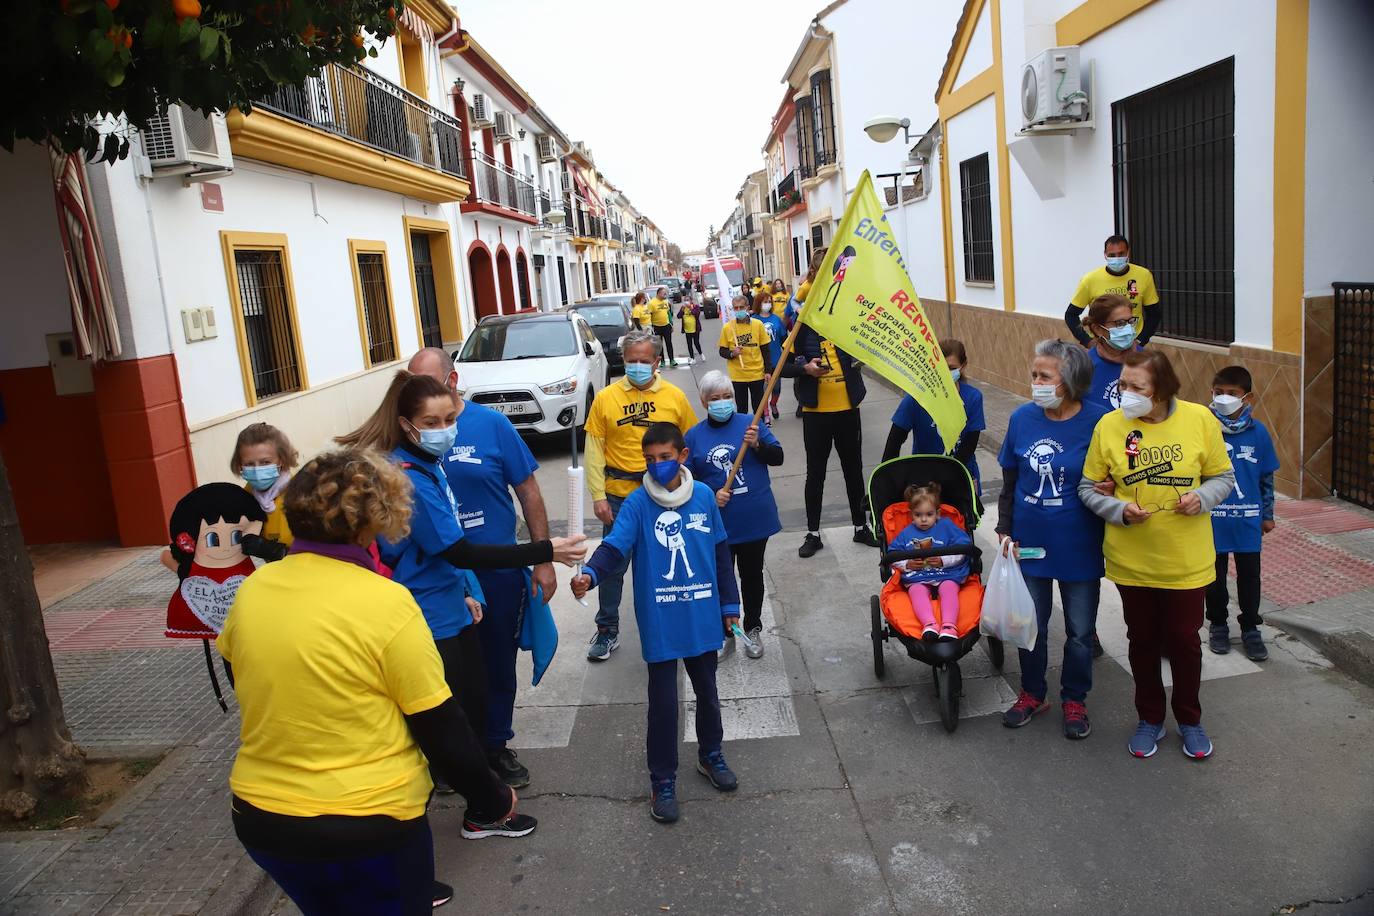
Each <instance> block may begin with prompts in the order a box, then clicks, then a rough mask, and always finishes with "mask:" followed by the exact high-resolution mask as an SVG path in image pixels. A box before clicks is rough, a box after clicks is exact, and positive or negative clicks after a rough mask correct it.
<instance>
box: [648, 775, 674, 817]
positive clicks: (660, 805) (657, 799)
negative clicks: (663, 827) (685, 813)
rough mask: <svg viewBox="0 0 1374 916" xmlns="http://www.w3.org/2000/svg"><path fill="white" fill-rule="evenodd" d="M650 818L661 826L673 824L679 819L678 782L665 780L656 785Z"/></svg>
mask: <svg viewBox="0 0 1374 916" xmlns="http://www.w3.org/2000/svg"><path fill="white" fill-rule="evenodd" d="M649 816H650V817H652V818H653V819H654V820H656V821H658V822H659V823H660V824H671V823H673V822H674V821H676V820H677V819H678V809H677V782H676V780H672V779H665V780H664V781H663V782H656V783H654V800H653V804H652V805H651V806H650V808H649Z"/></svg>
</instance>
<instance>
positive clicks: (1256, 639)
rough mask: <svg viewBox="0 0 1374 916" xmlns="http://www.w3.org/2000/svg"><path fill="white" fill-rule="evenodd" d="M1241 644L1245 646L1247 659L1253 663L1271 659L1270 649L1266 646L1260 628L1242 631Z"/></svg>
mask: <svg viewBox="0 0 1374 916" xmlns="http://www.w3.org/2000/svg"><path fill="white" fill-rule="evenodd" d="M1240 641H1241V644H1242V645H1244V646H1245V657H1246V658H1248V659H1250V661H1252V662H1262V661H1264V660H1265V659H1267V658H1268V657H1269V649H1268V648H1267V647H1266V646H1265V645H1264V637H1263V636H1261V635H1260V631H1259V628H1258V627H1256V628H1255V629H1253V630H1241V631H1240Z"/></svg>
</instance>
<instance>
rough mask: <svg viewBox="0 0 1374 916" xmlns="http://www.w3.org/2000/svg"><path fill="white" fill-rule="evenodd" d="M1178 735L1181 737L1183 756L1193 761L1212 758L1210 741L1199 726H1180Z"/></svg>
mask: <svg viewBox="0 0 1374 916" xmlns="http://www.w3.org/2000/svg"><path fill="white" fill-rule="evenodd" d="M1178 733H1179V734H1180V735H1181V736H1183V756H1185V757H1191V758H1193V759H1194V760H1206V759H1207V758H1208V757H1210V756H1212V739H1211V738H1208V737H1207V733H1206V732H1205V731H1203V730H1202V726H1201V725H1180V726H1179V727H1178Z"/></svg>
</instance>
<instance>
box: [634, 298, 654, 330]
mask: <svg viewBox="0 0 1374 916" xmlns="http://www.w3.org/2000/svg"><path fill="white" fill-rule="evenodd" d="M630 317H631V318H632V319H633V320H635V321H638V322H639V326H640V327H647V326H648V324H649V306H648V304H647V303H644V302H639V303H636V304H635V305H633V306H631V307H630Z"/></svg>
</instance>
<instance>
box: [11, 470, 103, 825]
mask: <svg viewBox="0 0 1374 916" xmlns="http://www.w3.org/2000/svg"><path fill="white" fill-rule="evenodd" d="M0 711H3V712H2V714H0V817H9V818H13V819H15V820H23V819H25V818H27V817H30V816H31V815H32V814H33V813H34V811H35V810H37V808H38V803H39V802H40V801H42V800H43V799H44V798H48V797H53V796H70V795H72V794H75V793H77V792H79V791H80V790H81V789H83V788H84V787H85V786H86V761H85V753H84V752H83V751H82V750H81V749H80V748H79V747H77V746H76V745H75V744H73V743H72V736H71V732H70V731H69V730H68V729H67V717H66V715H65V714H64V713H63V711H62V697H61V696H60V695H59V693H58V690H57V672H56V671H54V670H53V664H52V653H51V652H50V651H49V650H48V634H47V632H46V631H45V630H44V628H43V610H42V608H41V607H40V605H39V603H38V591H37V590H36V589H35V588H34V585H33V563H32V562H31V561H30V560H29V553H28V551H27V550H26V549H25V548H24V536H23V535H22V534H21V533H20V531H19V515H18V513H17V512H16V510H15V508H14V494H13V493H12V492H11V491H10V479H9V474H8V472H7V471H6V470H5V459H4V456H0Z"/></svg>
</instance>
